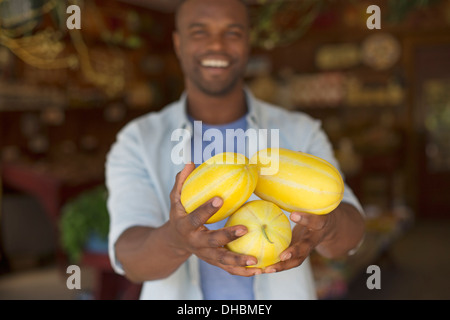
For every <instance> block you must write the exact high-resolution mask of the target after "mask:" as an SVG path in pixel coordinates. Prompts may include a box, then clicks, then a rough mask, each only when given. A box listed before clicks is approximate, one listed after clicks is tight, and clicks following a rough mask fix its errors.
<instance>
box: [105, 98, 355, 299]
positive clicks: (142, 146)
mask: <svg viewBox="0 0 450 320" xmlns="http://www.w3.org/2000/svg"><path fill="white" fill-rule="evenodd" d="M246 97H247V106H248V114H247V124H248V128H249V129H252V130H259V129H266V130H268V132H269V133H268V136H270V130H277V132H278V134H279V136H278V137H277V138H278V139H277V143H278V144H279V147H281V148H287V149H291V150H298V151H303V152H306V153H310V154H313V155H316V156H318V157H320V158H323V159H325V160H327V161H329V162H330V163H331V164H333V165H334V166H335V167H336V168H338V169H339V165H338V163H337V161H336V159H335V157H334V155H333V148H332V146H331V144H330V142H329V140H328V138H327V136H326V135H325V133H324V131H323V130H322V129H321V122H320V121H319V120H315V119H313V118H311V117H310V116H308V115H306V114H304V113H301V112H292V111H287V110H284V109H282V108H278V107H276V106H273V105H270V104H268V103H265V102H262V101H260V100H257V99H255V98H254V97H253V96H252V94H251V93H250V92H249V91H246ZM180 130H181V132H184V133H185V134H187V135H189V134H190V137H192V133H193V127H192V124H191V122H190V121H189V119H188V117H187V112H186V96H185V95H183V96H182V97H181V98H180V100H179V101H176V102H174V103H172V104H170V105H168V106H167V107H165V108H164V109H163V110H161V111H159V112H152V113H149V114H146V115H144V116H141V117H139V118H137V119H135V120H133V121H131V122H130V123H129V124H128V125H126V126H125V127H124V128H123V129H122V130H121V131H120V132H119V134H118V136H117V140H116V142H115V143H114V144H113V146H112V148H111V150H110V152H109V154H108V156H107V161H106V184H107V187H108V191H109V198H108V210H109V213H110V231H109V241H108V242H109V255H110V259H111V264H112V266H113V268H114V270H115V271H116V272H117V273H119V274H124V271H123V269H122V267H121V265H120V263H119V262H118V261H117V260H116V256H115V252H114V244H115V242H116V241H117V239H118V237H119V236H120V235H121V234H122V233H123V232H124V231H125V230H126V229H128V228H130V227H133V226H151V227H159V226H161V225H163V224H164V223H165V222H167V221H168V219H169V211H170V199H169V194H170V191H171V190H172V188H173V185H174V182H175V176H176V174H177V173H178V172H179V171H181V170H182V169H183V167H184V163H187V162H188V161H190V160H191V155H190V154H188V152H184V154H183V152H181V153H180V152H176V153H174V150H178V151H179V149H180V145H181V146H182V147H183V148H181V149H182V150H188V149H189V150H190V146H191V139H187V138H186V137H185V136H183V137H184V138H186V139H183V138H182V136H181V135H179V134H178V135H174V132H178V133H180ZM278 130H279V131H278ZM174 137H175V138H174ZM269 142H270V141H269ZM269 146H270V144H268V143H267V141H266V140H265V139H260V140H258V141H257V145H256V146H255V145H253V146H250V149H251V150H255V149H256V150H260V149H264V148H266V147H269ZM174 154H178V155H179V157H181V158H182V159H184V161H180V158H178V159H174ZM251 155H252V154H249V156H251ZM255 199H258V198H257V196H256V195H252V197H251V198H250V199H249V200H255ZM342 201H343V202H348V203H351V204H353V205H354V206H355V207H356V208H358V209H359V210H360V212H361V213H362V208H361V205H360V203H359V202H358V200H357V199H356V197H355V196H354V194H353V192H352V191H351V190H350V188H348V187H347V186H346V188H345V192H344V198H343V200H342ZM286 214H288V213H286ZM293 225H294V224H293V223H292V226H293ZM253 287H254V296H255V299H284V300H288V299H315V298H316V291H315V286H314V279H313V274H312V270H311V266H310V262H309V259H306V260H305V261H304V262H303V264H301V265H300V266H299V267H296V268H293V269H290V270H286V271H283V272H279V273H272V274H261V275H257V276H255V277H254V281H253ZM202 298H203V295H202V290H201V286H200V279H199V261H198V258H197V257H196V256H195V255H192V256H191V257H190V258H189V259H188V260H187V261H186V262H185V263H183V264H182V265H181V266H180V267H179V268H178V269H177V270H176V271H175V272H173V273H172V274H171V275H170V276H169V277H167V278H164V279H160V280H154V281H147V282H145V283H144V284H143V286H142V291H141V299H202Z"/></svg>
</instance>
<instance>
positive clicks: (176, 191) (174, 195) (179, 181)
mask: <svg viewBox="0 0 450 320" xmlns="http://www.w3.org/2000/svg"><path fill="white" fill-rule="evenodd" d="M194 169H195V164H194V163H193V162H189V163H188V164H186V165H185V166H184V168H183V170H181V171H180V172H178V174H177V175H176V177H175V185H174V186H173V189H172V192H171V194H170V195H171V199H172V201H173V200H177V199H179V198H180V195H181V189H182V188H183V184H184V182H185V181H186V179H187V177H188V176H189V175H190V174H191V172H192V171H194Z"/></svg>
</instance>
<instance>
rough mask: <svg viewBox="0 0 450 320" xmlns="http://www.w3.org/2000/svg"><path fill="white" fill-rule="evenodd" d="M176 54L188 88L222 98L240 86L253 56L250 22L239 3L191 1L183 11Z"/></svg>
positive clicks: (230, 1) (176, 43) (234, 0)
mask: <svg viewBox="0 0 450 320" xmlns="http://www.w3.org/2000/svg"><path fill="white" fill-rule="evenodd" d="M174 45H175V49H176V53H177V55H178V58H179V60H180V62H181V67H182V69H183V71H184V74H185V77H186V81H187V83H186V84H187V86H188V87H189V86H195V87H196V88H197V89H199V90H200V91H202V92H203V93H205V94H208V95H213V96H221V95H225V94H227V93H228V92H230V91H231V90H232V89H233V88H235V86H236V85H238V84H240V83H241V81H242V77H243V75H244V72H245V67H246V64H247V60H248V54H249V22H248V16H247V11H246V8H245V7H244V5H243V4H242V3H241V2H239V1H238V0H188V1H187V2H186V3H184V4H183V5H182V7H181V8H180V12H179V15H178V19H177V32H176V33H175V34H174Z"/></svg>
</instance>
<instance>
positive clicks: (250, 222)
mask: <svg viewBox="0 0 450 320" xmlns="http://www.w3.org/2000/svg"><path fill="white" fill-rule="evenodd" d="M235 225H244V226H246V227H247V229H248V232H247V233H246V234H245V235H243V236H242V237H240V238H238V239H236V240H233V241H231V242H229V243H228V244H227V245H226V247H227V248H228V249H229V250H231V251H233V252H236V253H241V254H247V255H251V256H254V257H255V258H257V259H258V263H257V264H256V265H252V266H249V267H257V268H264V267H267V266H270V265H272V264H274V263H277V262H279V261H280V254H281V252H283V251H284V250H286V249H287V247H288V246H289V244H290V243H291V239H292V231H291V225H290V222H289V219H288V218H287V217H286V215H285V214H284V212H283V211H281V209H280V208H279V207H278V206H277V205H275V204H274V203H272V202H269V201H265V200H254V201H249V202H247V203H246V204H244V205H243V206H242V207H241V208H240V209H239V210H237V211H236V212H235V213H234V214H233V215H231V216H230V217H229V218H228V221H227V223H226V224H225V226H226V227H231V226H235Z"/></svg>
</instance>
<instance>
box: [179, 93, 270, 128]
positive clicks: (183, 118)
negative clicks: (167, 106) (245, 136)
mask: <svg viewBox="0 0 450 320" xmlns="http://www.w3.org/2000/svg"><path fill="white" fill-rule="evenodd" d="M244 93H245V97H246V100H247V107H248V113H247V121H248V124H249V127H256V128H257V127H259V126H260V125H261V120H260V112H259V108H258V105H259V102H258V100H256V99H255V97H254V96H253V94H252V93H251V91H250V90H249V89H248V88H247V87H245V88H244ZM186 99H187V93H186V92H185V91H184V92H183V93H182V94H181V96H180V99H179V100H178V105H177V112H178V114H180V121H179V123H178V126H177V127H178V128H181V129H188V130H190V131H192V125H191V122H190V121H189V118H188V115H187V107H186Z"/></svg>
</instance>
